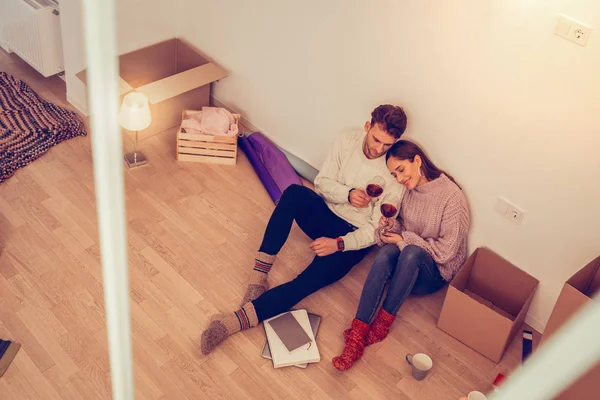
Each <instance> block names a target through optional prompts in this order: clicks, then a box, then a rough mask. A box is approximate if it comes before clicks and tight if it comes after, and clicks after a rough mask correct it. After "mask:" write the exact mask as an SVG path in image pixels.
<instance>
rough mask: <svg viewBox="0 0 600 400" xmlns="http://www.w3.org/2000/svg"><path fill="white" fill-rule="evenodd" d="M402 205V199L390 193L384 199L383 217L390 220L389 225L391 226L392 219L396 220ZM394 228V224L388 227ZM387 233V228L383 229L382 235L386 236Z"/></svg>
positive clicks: (382, 204) (382, 206)
mask: <svg viewBox="0 0 600 400" xmlns="http://www.w3.org/2000/svg"><path fill="white" fill-rule="evenodd" d="M399 204H400V197H398V195H396V194H392V193H388V194H386V195H385V197H384V198H383V201H382V202H381V215H383V216H384V217H385V218H388V223H389V224H391V222H392V221H391V220H390V219H391V218H394V217H395V216H396V215H397V214H398V207H399ZM388 226H393V224H391V225H388ZM386 232H387V229H386V228H385V227H383V228H381V233H382V234H384V233H386Z"/></svg>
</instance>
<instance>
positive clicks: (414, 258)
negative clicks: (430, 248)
mask: <svg viewBox="0 0 600 400" xmlns="http://www.w3.org/2000/svg"><path fill="white" fill-rule="evenodd" d="M434 269H435V270H437V266H436V265H435V261H433V258H431V256H430V255H429V253H427V251H425V250H424V249H423V248H421V247H419V246H415V245H409V246H406V247H405V248H404V250H402V252H401V253H400V257H398V265H397V266H396V271H395V272H394V274H393V275H392V279H391V280H390V287H389V288H388V292H387V295H386V297H385V300H384V301H383V306H382V307H383V309H384V310H385V311H386V312H388V313H389V314H391V315H396V314H397V313H398V310H399V309H400V306H402V303H404V300H406V297H408V295H409V294H410V292H411V291H412V290H413V287H414V286H415V284H416V282H417V280H418V278H421V279H420V282H419V286H420V287H421V288H424V287H427V286H429V285H430V284H433V283H435V282H433V281H430V279H431V278H430V276H431V275H430V272H431V271H433V270H434ZM421 271H425V272H424V273H423V274H422V275H421ZM438 275H439V272H438Z"/></svg>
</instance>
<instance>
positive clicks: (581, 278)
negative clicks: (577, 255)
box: [567, 257, 600, 294]
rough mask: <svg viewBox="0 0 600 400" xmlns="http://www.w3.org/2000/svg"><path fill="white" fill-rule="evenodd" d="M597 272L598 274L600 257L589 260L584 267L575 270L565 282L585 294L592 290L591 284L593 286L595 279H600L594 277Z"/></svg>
mask: <svg viewBox="0 0 600 400" xmlns="http://www.w3.org/2000/svg"><path fill="white" fill-rule="evenodd" d="M598 274H600V257H597V258H595V259H594V260H592V261H590V262H589V263H588V264H587V265H586V266H585V267H583V268H582V269H580V270H579V271H577V273H576V274H575V275H573V276H572V277H571V279H569V280H568V281H567V283H568V284H569V285H571V286H573V287H574V288H575V289H577V290H579V291H580V292H581V293H586V294H587V293H588V292H589V291H591V290H592V288H591V286H595V281H597V280H600V278H596V277H597V276H598ZM592 283H594V285H593V284H592Z"/></svg>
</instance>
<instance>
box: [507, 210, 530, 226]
mask: <svg viewBox="0 0 600 400" xmlns="http://www.w3.org/2000/svg"><path fill="white" fill-rule="evenodd" d="M524 214H525V212H524V211H523V210H521V209H519V208H517V207H515V206H512V205H509V206H508V211H507V212H506V218H507V219H509V220H511V221H512V222H513V223H515V224H517V225H521V221H523V215H524Z"/></svg>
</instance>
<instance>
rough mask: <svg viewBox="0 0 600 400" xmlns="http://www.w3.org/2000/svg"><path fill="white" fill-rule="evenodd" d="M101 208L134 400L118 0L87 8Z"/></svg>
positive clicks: (108, 279) (108, 298)
mask: <svg viewBox="0 0 600 400" xmlns="http://www.w3.org/2000/svg"><path fill="white" fill-rule="evenodd" d="M83 13H84V26H85V39H86V40H85V44H86V52H87V65H88V68H87V87H88V103H89V110H90V123H91V128H92V132H91V136H92V150H93V151H92V153H93V159H94V182H95V185H96V207H97V209H98V228H99V233H100V252H101V258H102V273H103V281H104V303H105V306H106V325H107V330H108V345H109V353H110V374H111V382H112V393H113V399H115V400H131V399H133V398H134V388H133V368H132V361H131V354H132V352H131V327H130V320H129V279H128V267H127V236H126V230H125V200H124V193H123V191H124V185H123V162H122V155H123V149H122V136H121V129H120V126H119V120H118V110H119V92H118V85H117V78H118V73H117V71H118V61H117V51H116V50H117V47H116V26H115V21H116V14H115V0H85V1H84V3H83Z"/></svg>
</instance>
